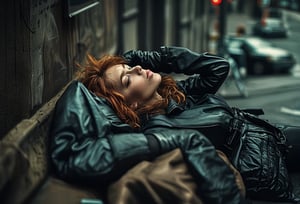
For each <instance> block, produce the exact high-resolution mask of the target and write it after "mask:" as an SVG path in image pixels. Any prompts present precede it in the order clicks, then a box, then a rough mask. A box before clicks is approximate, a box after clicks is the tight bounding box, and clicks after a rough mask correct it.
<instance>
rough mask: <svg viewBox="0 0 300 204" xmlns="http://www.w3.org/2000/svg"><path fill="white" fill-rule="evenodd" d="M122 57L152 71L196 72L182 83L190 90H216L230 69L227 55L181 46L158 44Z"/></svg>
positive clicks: (193, 92)
mask: <svg viewBox="0 0 300 204" xmlns="http://www.w3.org/2000/svg"><path fill="white" fill-rule="evenodd" d="M123 56H124V58H125V59H126V60H127V61H128V62H129V65H137V64H138V65H141V66H142V67H143V68H149V69H151V70H153V71H155V72H164V73H171V72H174V73H182V74H186V75H194V74H197V77H193V78H191V79H190V80H188V81H186V83H181V87H182V88H183V89H184V90H185V91H187V92H189V93H190V94H203V93H213V94H214V93H215V92H216V91H217V90H218V89H219V88H220V86H221V85H222V83H223V82H224V81H225V79H226V77H227V75H228V72H229V63H228V61H227V60H226V59H224V58H222V57H219V56H216V55H213V54H209V53H196V52H193V51H191V50H189V49H187V48H184V47H174V46H171V47H166V46H163V47H161V48H160V49H159V50H158V51H141V50H131V51H128V52H126V53H125V54H124V55H123Z"/></svg>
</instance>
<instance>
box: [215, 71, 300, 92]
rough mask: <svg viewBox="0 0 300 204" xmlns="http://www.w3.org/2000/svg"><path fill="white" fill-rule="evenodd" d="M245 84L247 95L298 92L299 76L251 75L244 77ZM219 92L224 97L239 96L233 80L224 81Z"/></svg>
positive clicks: (299, 87) (299, 88) (299, 86)
mask: <svg viewBox="0 0 300 204" xmlns="http://www.w3.org/2000/svg"><path fill="white" fill-rule="evenodd" d="M245 84H246V87H247V90H248V95H249V97H251V96H257V95H264V94H269V93H274V92H277V93H278V92H284V91H289V90H297V89H298V90H299V93H300V77H297V76H293V75H278V76H276V75H275V76H274V75H272V76H259V77H258V76H255V77H254V76H253V77H248V78H246V79H245ZM219 94H220V95H222V96H224V97H238V96H241V94H240V93H239V92H238V89H237V87H236V85H235V83H234V81H233V80H231V81H229V82H228V81H227V82H225V83H224V85H223V86H222V87H221V88H220V90H219Z"/></svg>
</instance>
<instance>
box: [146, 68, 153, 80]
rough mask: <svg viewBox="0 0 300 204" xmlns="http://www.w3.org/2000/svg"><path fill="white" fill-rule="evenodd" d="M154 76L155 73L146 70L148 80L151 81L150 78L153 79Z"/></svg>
mask: <svg viewBox="0 0 300 204" xmlns="http://www.w3.org/2000/svg"><path fill="white" fill-rule="evenodd" d="M152 75H153V72H151V71H150V70H149V69H147V70H146V76H147V79H149V78H150V77H152Z"/></svg>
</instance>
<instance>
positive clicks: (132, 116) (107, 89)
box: [77, 54, 185, 128]
mask: <svg viewBox="0 0 300 204" xmlns="http://www.w3.org/2000/svg"><path fill="white" fill-rule="evenodd" d="M118 64H127V62H126V60H125V59H124V58H123V57H121V56H114V55H105V56H103V57H101V58H100V59H96V58H94V57H93V56H91V55H89V54H88V55H87V63H86V65H84V66H81V65H78V66H79V68H80V70H79V72H78V73H77V74H78V80H79V81H81V82H82V83H83V84H84V85H85V86H86V87H87V89H89V90H90V91H91V92H93V93H94V94H96V95H97V96H98V97H103V98H105V99H106V100H107V101H108V102H109V103H110V104H111V106H112V107H113V109H114V111H115V112H116V114H117V115H118V117H119V118H120V119H121V120H122V121H123V122H125V123H127V124H129V125H130V126H131V127H133V128H139V127H140V116H141V115H143V114H157V113H161V111H159V110H162V109H164V108H166V107H167V105H168V101H169V99H170V98H173V100H175V101H176V102H178V103H182V102H184V101H185V95H184V94H183V93H182V92H181V91H179V89H178V88H177V85H176V82H175V80H174V79H173V78H172V77H171V76H167V75H165V76H162V81H161V83H160V86H159V88H158V90H157V91H158V93H159V94H160V95H161V96H162V98H163V100H161V101H158V102H156V103H155V104H151V105H148V106H144V107H139V108H138V109H137V110H135V111H134V110H132V109H131V108H130V107H129V106H128V105H127V104H126V101H125V98H124V96H123V95H122V94H121V93H119V92H118V91H117V90H116V89H115V88H114V86H113V84H112V83H111V81H110V80H107V78H106V77H105V75H104V73H105V71H106V70H107V69H108V68H110V67H112V66H114V65H118Z"/></svg>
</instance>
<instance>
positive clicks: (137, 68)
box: [130, 65, 143, 74]
mask: <svg viewBox="0 0 300 204" xmlns="http://www.w3.org/2000/svg"><path fill="white" fill-rule="evenodd" d="M142 70H143V69H142V67H141V66H140V65H136V66H134V67H132V69H131V70H130V71H131V72H135V73H138V74H141V73H142Z"/></svg>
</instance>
